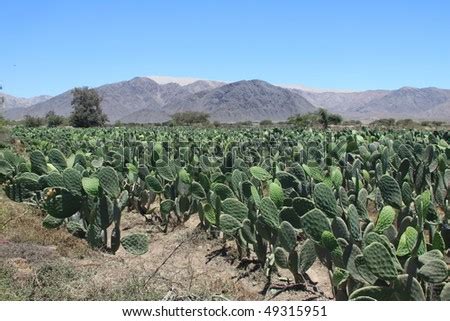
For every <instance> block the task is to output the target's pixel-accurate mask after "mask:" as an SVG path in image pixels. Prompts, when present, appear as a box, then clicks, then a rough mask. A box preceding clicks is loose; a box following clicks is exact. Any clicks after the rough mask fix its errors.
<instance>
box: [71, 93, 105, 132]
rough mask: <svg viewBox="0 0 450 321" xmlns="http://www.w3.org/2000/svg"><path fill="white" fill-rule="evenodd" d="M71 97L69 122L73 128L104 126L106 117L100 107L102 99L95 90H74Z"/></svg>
mask: <svg viewBox="0 0 450 321" xmlns="http://www.w3.org/2000/svg"><path fill="white" fill-rule="evenodd" d="M72 95H73V98H72V103H71V104H72V108H73V112H72V114H71V115H70V120H69V121H70V124H71V125H72V126H73V127H82V128H87V127H101V126H104V125H105V124H106V122H107V121H108V117H107V116H106V114H104V113H103V111H102V108H101V107H100V103H101V101H102V98H101V97H100V96H99V94H98V93H97V91H96V90H95V89H92V88H88V87H81V88H74V89H73V90H72Z"/></svg>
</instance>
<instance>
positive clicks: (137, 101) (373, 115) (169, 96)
mask: <svg viewBox="0 0 450 321" xmlns="http://www.w3.org/2000/svg"><path fill="white" fill-rule="evenodd" d="M158 77H159V78H158ZM152 78H156V79H152ZM286 86H287V85H286ZM288 87H289V86H288ZM288 87H282V86H279V85H273V84H270V83H268V82H265V81H263V80H258V79H253V80H240V81H236V82H229V83H226V82H220V81H211V80H203V79H197V78H177V77H165V76H150V77H147V76H145V77H134V78H132V79H130V80H125V81H121V82H116V83H110V84H105V85H102V86H99V87H97V88H96V90H97V91H98V92H99V94H100V95H101V96H102V98H103V100H102V103H101V106H102V108H103V109H104V111H105V113H106V114H107V115H108V117H109V120H110V122H115V121H122V122H136V123H146V122H163V121H166V120H169V119H170V116H171V115H172V114H173V113H176V112H181V111H202V112H207V113H209V114H210V118H211V120H217V121H221V122H239V121H247V120H250V121H261V120H264V119H270V120H272V121H284V120H286V119H287V118H289V117H290V116H293V115H295V114H302V113H307V112H311V111H314V110H316V108H319V107H323V108H326V109H328V110H329V111H330V112H333V113H339V114H341V115H342V116H343V117H344V118H346V119H359V120H363V121H370V120H374V119H378V118H396V119H400V118H412V119H416V120H445V121H450V90H449V89H440V88H436V87H425V88H415V87H408V86H405V87H401V88H399V89H396V90H384V89H380V90H366V91H356V92H347V91H336V92H333V91H322V90H313V89H308V88H306V89H303V88H304V87H295V88H293V87H292V86H290V87H289V88H288ZM3 96H5V95H3ZM8 97H9V98H8ZM11 97H12V98H11ZM39 97H41V98H40V99H39V98H37V97H33V98H31V99H30V100H26V99H25V98H16V100H17V101H19V102H22V104H20V103H18V104H16V105H13V104H11V103H10V104H9V106H12V107H9V108H6V109H5V111H4V115H5V117H6V118H8V119H16V120H17V119H22V118H23V117H24V116H25V115H32V116H44V115H45V114H46V113H47V112H49V111H51V110H52V111H55V112H56V113H57V114H60V115H63V116H68V115H70V113H71V111H72V107H71V105H70V103H71V99H72V95H71V91H66V92H64V93H62V94H60V95H57V96H54V97H49V96H39ZM14 98H15V97H13V96H10V95H8V96H7V101H13V99H14ZM20 99H24V100H23V101H21V100H20ZM33 99H35V100H33ZM33 102H34V103H33Z"/></svg>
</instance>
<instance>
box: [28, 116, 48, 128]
mask: <svg viewBox="0 0 450 321" xmlns="http://www.w3.org/2000/svg"><path fill="white" fill-rule="evenodd" d="M44 124H45V121H44V119H43V118H41V117H34V116H30V115H26V116H25V118H24V120H23V125H24V126H25V127H28V128H34V127H41V126H44Z"/></svg>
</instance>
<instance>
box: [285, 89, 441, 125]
mask: <svg viewBox="0 0 450 321" xmlns="http://www.w3.org/2000/svg"><path fill="white" fill-rule="evenodd" d="M292 90H293V91H295V92H297V93H299V94H300V95H302V96H303V97H305V98H306V99H307V100H309V101H310V102H311V103H312V104H313V105H315V106H317V107H323V108H326V109H328V110H329V111H331V112H334V113H339V114H341V115H343V116H344V117H345V118H349V119H360V120H366V121H369V120H375V119H379V118H396V119H405V118H411V119H416V120H424V119H430V120H433V119H434V120H444V121H450V90H448V89H439V88H433V87H430V88H412V87H403V88H400V89H397V90H368V91H362V92H309V91H305V90H299V89H292Z"/></svg>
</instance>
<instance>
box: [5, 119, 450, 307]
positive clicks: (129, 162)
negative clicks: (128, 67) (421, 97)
mask: <svg viewBox="0 0 450 321" xmlns="http://www.w3.org/2000/svg"><path fill="white" fill-rule="evenodd" d="M325 116H326V117H327V118H326V119H325V120H326V122H327V124H330V123H331V122H330V118H332V117H330V115H329V114H326V115H323V113H322V114H316V115H315V117H316V119H317V124H321V123H320V122H319V117H325ZM322 120H323V119H322ZM325 120H323V121H325ZM322 124H324V123H323V122H322ZM12 134H13V136H14V137H17V139H20V140H21V141H22V142H23V144H24V145H25V147H26V151H27V153H26V155H23V156H22V155H19V154H16V153H14V152H12V151H11V150H10V149H4V150H0V182H2V184H3V187H4V190H5V193H6V195H7V196H8V197H10V198H11V199H12V200H14V201H19V202H27V203H31V204H35V205H36V206H38V207H40V208H41V209H43V210H44V211H45V212H46V214H48V215H47V216H46V217H45V218H44V219H43V223H42V224H43V226H45V227H47V228H60V229H61V228H63V227H65V228H67V231H68V232H69V233H70V234H72V235H74V236H76V237H80V238H85V239H86V240H87V243H88V244H89V245H90V246H92V247H93V248H96V249H99V250H102V251H107V252H108V253H116V252H117V251H119V249H120V247H123V248H124V249H125V250H127V251H129V252H130V253H133V254H137V255H139V254H143V253H145V252H146V251H147V249H148V246H149V241H148V238H147V236H146V235H145V234H138V235H127V233H126V232H124V231H123V229H122V227H121V221H122V215H127V213H126V212H128V211H133V212H135V213H139V214H140V215H142V216H143V219H144V220H145V222H152V224H157V225H160V227H161V231H163V232H164V233H169V231H170V230H171V228H172V227H176V226H177V225H179V224H183V223H184V222H186V220H189V219H190V218H191V216H192V215H198V218H199V220H200V224H199V230H198V232H200V231H202V232H204V233H207V234H208V237H209V238H219V237H223V238H224V240H226V241H227V242H229V241H230V240H232V241H233V242H235V244H236V245H235V247H236V250H237V258H238V259H240V260H248V259H249V258H250V259H252V260H253V259H255V260H256V261H257V263H258V264H257V265H256V266H258V267H261V269H262V270H263V271H264V272H265V273H266V275H267V277H268V280H272V279H273V278H272V277H273V276H274V273H275V272H276V270H277V269H288V270H289V272H290V274H291V275H292V277H293V280H289V281H293V282H295V283H299V284H302V285H307V284H306V283H307V282H309V281H308V280H309V278H308V275H307V274H308V273H309V269H310V268H311V267H312V266H313V264H314V262H316V260H317V259H318V261H320V263H321V264H323V265H324V266H325V267H326V269H328V273H329V276H330V284H331V285H332V288H333V293H334V295H335V298H336V299H338V300H344V299H349V300H431V299H437V298H438V297H439V298H441V299H445V298H448V292H449V290H448V283H447V282H448V281H447V280H448V270H447V265H446V263H445V257H444V254H445V253H446V252H447V251H448V249H449V246H450V237H449V228H448V224H449V219H450V208H449V195H450V193H449V191H450V167H449V158H450V149H449V145H448V143H447V141H448V133H447V132H445V131H438V130H436V131H432V132H431V131H418V130H415V129H412V130H408V131H403V130H394V129H389V130H383V129H373V128H369V129H367V128H361V129H354V130H348V129H343V130H340V131H334V130H333V131H329V130H304V129H302V128H298V127H284V128H276V127H275V128H272V127H267V128H259V127H255V128H239V129H237V128H234V129H233V130H231V129H229V128H201V127H197V128H195V127H190V128H184V127H177V128H167V127H151V128H145V127H134V128H86V129H77V128H63V127H59V128H24V127H17V128H14V130H13V132H12ZM122 212H123V213H122ZM169 227H170V228H169ZM122 234H125V236H123V235H122ZM150 245H151V244H150ZM441 288H443V290H442V291H441V292H440V293H439V291H440V289H441Z"/></svg>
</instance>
